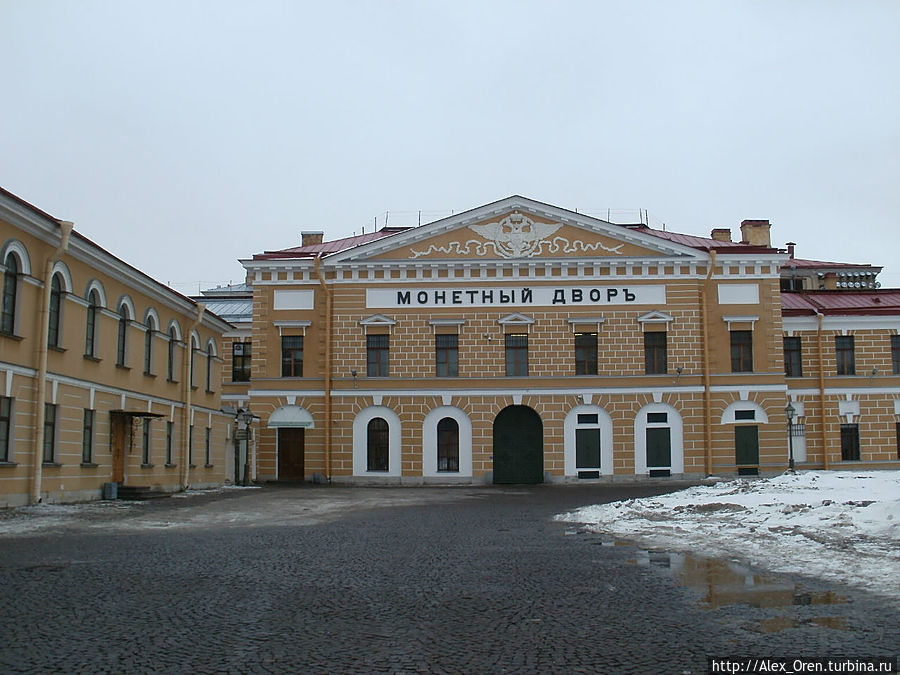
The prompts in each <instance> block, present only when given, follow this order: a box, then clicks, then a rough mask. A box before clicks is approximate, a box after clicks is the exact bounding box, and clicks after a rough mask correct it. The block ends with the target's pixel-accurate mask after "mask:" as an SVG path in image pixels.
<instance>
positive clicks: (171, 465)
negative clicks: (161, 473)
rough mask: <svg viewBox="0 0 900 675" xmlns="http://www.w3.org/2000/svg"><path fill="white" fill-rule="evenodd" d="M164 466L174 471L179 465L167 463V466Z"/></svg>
mask: <svg viewBox="0 0 900 675" xmlns="http://www.w3.org/2000/svg"><path fill="white" fill-rule="evenodd" d="M163 466H165V467H166V468H167V469H174V468H175V467H176V466H178V465H177V464H168V463H166V464H164V465H163Z"/></svg>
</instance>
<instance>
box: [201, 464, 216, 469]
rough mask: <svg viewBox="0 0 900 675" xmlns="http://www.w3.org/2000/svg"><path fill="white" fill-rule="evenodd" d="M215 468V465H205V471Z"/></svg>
mask: <svg viewBox="0 0 900 675" xmlns="http://www.w3.org/2000/svg"><path fill="white" fill-rule="evenodd" d="M214 466H215V464H204V465H203V468H204V469H212V468H213V467H214Z"/></svg>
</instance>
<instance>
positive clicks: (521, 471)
mask: <svg viewBox="0 0 900 675" xmlns="http://www.w3.org/2000/svg"><path fill="white" fill-rule="evenodd" d="M494 482H495V483H543V482H544V425H543V423H542V422H541V417H540V415H538V414H537V413H536V412H535V411H534V410H532V409H531V408H529V407H528V406H527V405H511V406H509V407H507V408H504V409H503V410H501V411H500V413H499V414H498V415H497V417H496V419H495V420H494Z"/></svg>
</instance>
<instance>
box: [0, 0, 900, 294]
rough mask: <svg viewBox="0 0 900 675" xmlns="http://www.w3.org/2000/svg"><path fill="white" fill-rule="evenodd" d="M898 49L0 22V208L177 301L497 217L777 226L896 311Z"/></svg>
mask: <svg viewBox="0 0 900 675" xmlns="http://www.w3.org/2000/svg"><path fill="white" fill-rule="evenodd" d="M898 35H900V2H897V1H896V0H882V1H875V0H842V1H840V2H838V1H829V0H731V1H723V0H709V1H705V2H704V1H699V0H698V1H690V2H688V1H683V0H665V1H663V0H659V1H656V2H642V1H640V0H637V1H635V0H629V1H627V2H626V1H624V0H623V1H622V2H604V1H596V2H579V1H571V2H550V1H549V0H548V1H546V2H529V1H521V0H520V1H515V2H512V1H509V2H501V1H489V0H482V1H481V2H461V1H458V0H457V1H454V2H441V3H438V2H427V1H416V2H413V1H408V2H346V1H343V0H337V1H322V2H315V3H312V2H299V1H298V2H288V1H282V2H276V1H273V0H263V1H254V2H250V1H249V0H248V1H247V2H230V1H227V0H218V1H215V2H213V1H208V2H199V1H198V2H183V1H180V0H179V1H177V2H175V1H164V0H163V1H161V0H154V1H153V2H149V1H145V2H140V3H139V2H124V1H118V0H110V1H107V2H99V1H91V0H79V1H78V2H65V1H63V0H56V1H45V0H27V1H26V0H0V63H2V64H3V84H2V86H0V185H2V186H4V187H5V188H7V189H8V190H11V191H12V192H14V193H16V194H18V195H19V196H21V197H22V198H24V199H26V200H27V201H30V202H31V203H33V204H35V205H36V206H38V207H40V208H42V209H44V210H45V211H48V212H49V213H51V214H52V215H54V216H56V217H58V218H64V219H67V220H73V221H74V222H75V226H76V229H78V230H79V231H80V232H82V233H83V234H85V235H86V236H88V237H91V238H92V239H94V240H95V241H97V242H98V243H99V244H100V245H101V246H103V247H105V248H107V249H108V250H110V251H111V252H112V253H114V254H116V255H118V256H119V257H121V258H123V259H124V260H126V261H128V262H130V263H131V264H133V265H135V266H137V267H139V268H140V269H142V270H144V271H145V272H147V273H148V274H150V275H152V276H154V277H156V278H157V279H159V280H160V281H163V282H171V283H172V284H173V285H174V286H175V287H176V288H178V289H179V290H182V291H184V292H196V290H197V288H198V285H202V286H204V287H208V286H212V285H215V284H218V283H226V282H228V281H229V280H230V281H239V280H241V279H242V278H243V269H242V268H241V266H240V265H239V263H237V259H238V258H240V257H248V256H250V255H251V254H253V253H256V252H259V251H262V250H264V249H273V248H274V249H277V248H285V247H288V246H292V245H296V244H298V243H299V233H300V231H301V230H324V231H325V233H326V237H327V238H329V239H330V238H337V237H341V236H347V235H350V234H352V233H353V232H359V231H360V228H362V227H363V226H366V228H367V229H368V230H371V228H372V225H373V221H374V218H375V217H376V216H377V217H378V222H379V226H380V225H382V224H383V219H384V214H385V212H390V213H391V214H392V215H391V217H390V222H391V224H414V223H415V221H416V218H417V216H416V212H417V211H418V210H423V211H425V212H426V216H427V215H428V214H435V215H445V214H448V213H449V212H450V211H451V210H456V211H460V210H465V209H469V208H472V207H475V206H479V205H481V204H484V203H486V202H490V201H494V200H496V199H501V198H503V197H507V196H509V195H511V194H521V195H524V196H527V197H531V198H533V199H538V200H541V201H545V202H549V203H551V204H554V205H557V206H561V207H564V208H569V209H578V210H581V211H588V212H594V213H598V214H601V213H603V212H605V211H606V209H607V208H611V209H614V210H617V209H634V210H635V211H636V210H637V209H639V208H644V209H648V210H649V212H650V214H651V216H653V217H654V218H655V219H656V221H655V222H658V221H664V222H665V223H666V225H667V228H668V229H670V230H674V231H680V232H687V233H691V234H699V235H707V236H708V234H709V231H710V229H712V228H713V227H731V228H733V229H735V230H736V228H737V226H738V225H739V223H740V221H741V220H742V219H744V218H768V219H770V220H771V221H772V223H773V244H775V245H779V246H783V244H784V243H785V242H787V241H796V242H797V243H798V246H797V255H798V257H804V258H813V259H819V260H838V261H842V262H872V263H875V264H881V265H885V266H886V269H885V273H884V274H883V275H882V278H881V280H882V282H883V284H884V285H885V286H895V287H896V286H900V261H898V256H900V39H898ZM426 220H427V218H426Z"/></svg>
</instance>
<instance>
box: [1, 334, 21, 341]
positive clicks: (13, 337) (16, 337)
mask: <svg viewBox="0 0 900 675" xmlns="http://www.w3.org/2000/svg"><path fill="white" fill-rule="evenodd" d="M0 337H2V338H6V339H7V340H15V341H16V342H21V341H22V340H24V339H25V338H23V337H22V336H21V335H16V334H15V333H0Z"/></svg>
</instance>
